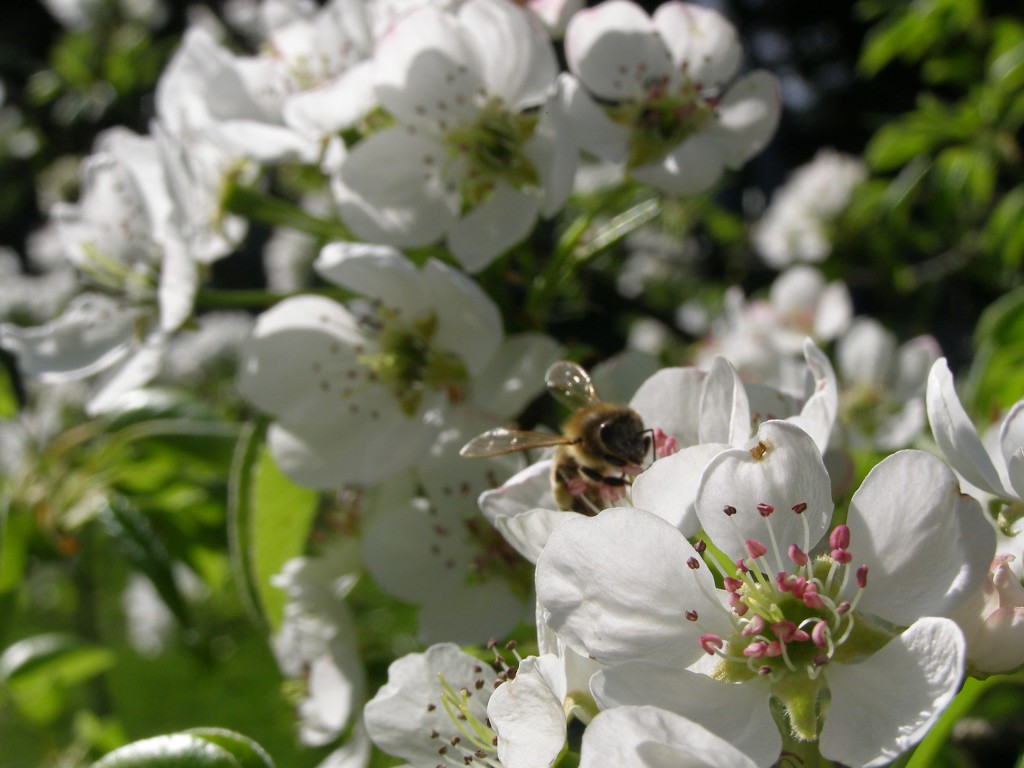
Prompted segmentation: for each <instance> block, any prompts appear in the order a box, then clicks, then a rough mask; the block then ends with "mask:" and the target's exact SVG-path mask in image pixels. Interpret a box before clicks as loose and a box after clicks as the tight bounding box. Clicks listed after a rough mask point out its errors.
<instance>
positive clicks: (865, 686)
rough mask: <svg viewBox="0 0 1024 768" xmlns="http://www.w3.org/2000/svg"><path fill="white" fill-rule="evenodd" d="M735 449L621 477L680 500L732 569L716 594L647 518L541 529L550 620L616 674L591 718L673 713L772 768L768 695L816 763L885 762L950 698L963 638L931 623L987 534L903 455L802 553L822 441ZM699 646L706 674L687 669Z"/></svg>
mask: <svg viewBox="0 0 1024 768" xmlns="http://www.w3.org/2000/svg"><path fill="white" fill-rule="evenodd" d="M748 445H749V447H748V448H732V449H729V450H726V451H723V452H721V453H719V454H718V455H717V456H715V457H714V458H713V459H712V460H711V461H710V463H708V464H707V466H706V467H704V468H703V471H700V470H698V471H697V472H694V471H693V468H692V467H687V466H686V465H685V458H677V457H682V454H676V456H670V457H668V458H666V459H663V460H662V462H664V463H665V464H670V463H672V462H673V461H677V462H678V469H679V471H678V472H677V473H665V474H662V475H661V476H655V475H653V474H651V473H645V474H642V475H640V476H639V477H638V478H637V480H636V483H635V485H638V486H639V485H642V484H643V483H644V482H645V479H648V478H650V481H654V482H658V483H668V482H671V483H674V484H675V487H676V488H678V489H679V491H678V492H679V496H680V497H684V496H685V495H687V494H690V493H692V494H693V495H694V498H695V507H696V512H697V517H698V519H699V522H700V525H701V527H702V529H703V530H704V532H705V535H706V536H707V538H708V540H709V541H711V542H712V543H713V544H714V545H715V547H717V548H718V550H719V551H721V552H722V553H723V554H724V555H725V558H727V560H728V561H729V562H732V563H736V567H735V568H731V567H730V568H724V567H722V566H721V565H719V566H716V567H719V568H721V570H723V577H724V578H725V580H724V587H725V589H724V590H718V589H717V588H716V587H715V581H714V579H713V577H712V574H711V572H710V569H709V562H713V559H709V561H708V562H706V561H705V560H704V559H703V558H702V556H701V553H702V551H703V545H702V544H700V543H698V546H697V547H694V546H693V545H691V544H690V543H689V542H688V541H687V540H686V538H685V537H684V536H682V535H681V533H680V532H679V530H678V529H677V528H675V527H673V526H672V525H671V524H669V523H667V522H666V521H665V520H664V519H663V518H661V517H658V516H656V515H653V514H651V513H649V512H646V511H644V510H641V509H637V508H632V509H625V508H624V509H611V510H606V511H604V512H602V513H601V514H600V515H598V516H597V517H595V518H583V517H579V518H576V519H574V520H571V521H569V522H567V523H565V524H564V525H563V526H562V527H560V528H559V529H557V530H556V531H554V533H552V535H551V538H550V539H549V540H548V544H547V547H546V548H545V549H544V552H543V553H542V554H541V556H540V559H539V561H538V563H537V596H538V600H539V601H540V602H541V604H542V605H543V607H544V618H545V621H546V622H547V623H548V624H549V625H550V626H551V627H552V629H554V631H555V632H557V633H558V635H559V637H560V638H561V639H562V640H563V641H564V642H565V643H566V644H567V645H568V646H569V647H570V648H573V649H574V650H575V651H577V652H578V653H580V654H584V655H587V656H590V657H593V658H594V659H596V660H597V661H599V662H603V663H605V664H608V665H610V667H611V668H610V669H608V670H605V671H602V672H599V673H598V674H597V675H596V676H595V678H594V680H593V682H592V684H591V688H592V690H593V692H594V695H595V698H596V700H597V702H598V705H599V706H601V707H602V708H610V707H614V706H622V705H643V704H652V705H655V706H659V707H661V708H663V709H668V710H669V711H672V712H675V713H676V714H681V715H684V716H685V717H688V718H691V719H692V720H694V721H696V722H697V723H699V724H701V725H703V726H705V727H706V728H708V729H709V730H711V731H712V732H713V733H717V734H719V735H721V736H723V737H728V738H729V739H730V740H731V741H732V743H733V744H735V745H736V746H737V747H738V748H739V749H741V750H742V751H744V752H746V753H747V754H749V755H751V756H753V757H754V759H755V760H756V762H757V763H758V764H763V765H767V764H770V763H772V762H774V761H775V760H776V758H777V757H778V752H779V748H780V746H781V738H780V735H779V733H778V731H777V727H776V725H775V723H774V721H773V719H772V716H771V714H770V707H769V701H770V700H771V699H773V698H774V699H776V700H777V701H778V702H779V703H780V704H781V705H782V706H783V707H784V708H785V709H786V711H787V714H788V722H789V723H790V725H791V727H792V729H793V736H794V737H796V738H799V739H803V740H816V739H817V740H818V741H819V746H820V750H821V753H822V754H823V755H824V756H825V757H827V758H829V759H831V760H835V761H839V762H842V763H844V764H846V765H850V766H869V765H871V766H874V765H882V764H885V763H887V762H889V761H890V760H892V759H893V758H895V757H896V756H897V755H899V754H900V753H902V752H903V751H905V750H906V749H908V748H909V747H910V746H912V745H913V744H914V743H916V742H917V741H918V740H919V739H920V738H921V737H923V735H924V734H925V733H926V732H927V730H928V728H929V727H930V726H931V724H932V723H933V722H934V721H935V719H936V718H937V717H938V715H939V713H940V712H941V711H942V709H943V708H944V707H945V706H946V705H947V704H948V703H949V701H950V700H951V699H952V697H953V695H954V694H955V693H956V690H957V688H958V686H959V683H960V679H961V676H962V674H963V663H964V641H963V636H962V635H961V633H960V631H959V629H958V628H957V627H956V625H955V623H954V622H952V621H950V620H948V619H945V618H937V617H942V616H946V615H948V614H949V613H951V612H952V611H953V610H955V609H956V608H958V607H959V606H960V605H962V604H963V603H964V601H965V600H967V599H968V598H969V597H970V595H971V594H972V593H973V592H974V591H975V590H976V589H978V587H980V585H981V583H982V582H983V580H984V578H985V573H986V571H987V568H988V564H989V562H990V561H991V555H992V553H993V551H994V534H993V533H992V530H991V528H990V527H989V526H988V525H986V524H984V522H983V521H984V515H983V513H982V510H981V508H980V506H979V505H978V504H977V502H975V501H974V500H973V499H971V498H970V497H966V496H964V495H962V494H961V493H960V490H959V487H958V485H957V482H956V478H955V477H954V476H953V475H952V473H951V472H950V471H949V470H948V468H947V467H946V466H945V465H944V464H943V463H942V462H941V461H939V460H937V459H936V458H935V457H934V456H931V455H930V454H926V453H923V452H920V451H902V452H900V453H897V454H895V455H893V456H891V457H889V458H888V459H886V460H885V461H883V462H882V463H881V464H879V465H878V466H876V467H875V468H874V469H873V470H872V471H871V473H870V474H869V475H868V477H867V479H866V480H865V481H864V483H863V485H862V486H861V488H860V489H859V490H858V491H857V493H856V494H855V495H854V497H853V500H852V502H851V504H850V510H849V515H848V520H847V525H845V526H838V527H836V528H835V529H834V530H833V531H832V532H831V533H829V536H828V540H827V541H828V547H827V549H826V551H827V552H829V554H826V555H821V556H818V557H814V556H813V555H810V554H809V553H810V552H811V551H812V549H814V548H815V547H816V546H818V545H819V540H821V539H822V538H823V537H824V535H825V533H826V532H827V531H828V528H829V523H830V518H831V514H832V500H831V493H830V484H829V478H828V474H827V472H826V471H825V468H824V465H823V463H822V460H821V456H820V453H819V451H818V449H817V447H816V446H815V444H814V442H813V441H812V440H811V439H810V438H809V437H808V436H807V435H806V434H805V433H803V432H802V431H801V430H800V429H798V428H797V427H795V426H793V425H790V424H787V423H784V422H778V421H769V422H765V423H764V424H762V425H761V427H760V428H759V430H758V433H757V435H756V436H755V438H754V439H753V440H752V441H751V443H750V444H748ZM687 486H689V487H690V488H695V489H696V490H695V491H693V490H688V489H687ZM639 492H640V488H635V489H634V493H639ZM656 495H657V496H659V497H661V498H669V497H670V496H671V495H672V494H671V492H670V489H667V488H664V489H661V490H660V491H658V492H657V493H656ZM854 558H856V559H854ZM903 628H906V629H903ZM702 653H707V654H714V656H712V657H711V658H713V659H714V663H713V664H712V662H711V661H710V660H709V661H707V662H705V663H704V664H703V665H701V664H700V663H699V662H700V660H701V658H702ZM707 675H710V677H708V676H707ZM826 689H827V690H828V694H829V696H830V698H831V703H830V706H829V710H828V713H827V717H826V718H825V723H824V727H823V728H819V723H818V720H817V712H818V710H817V702H818V699H819V696H821V695H822V694H823V692H824V691H825V690H826ZM682 691H686V695H680V692H682Z"/></svg>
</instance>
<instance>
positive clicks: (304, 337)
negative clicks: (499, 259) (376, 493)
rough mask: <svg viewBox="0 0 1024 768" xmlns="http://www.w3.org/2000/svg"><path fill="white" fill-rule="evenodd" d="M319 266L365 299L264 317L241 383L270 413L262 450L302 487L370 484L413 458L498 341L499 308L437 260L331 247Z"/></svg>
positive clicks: (311, 303)
mask: <svg viewBox="0 0 1024 768" xmlns="http://www.w3.org/2000/svg"><path fill="white" fill-rule="evenodd" d="M316 268H317V271H318V272H319V273H320V274H321V276H323V277H324V278H325V279H327V280H329V281H331V282H332V283H334V284H335V285H339V286H341V287H343V288H346V289H348V290H351V291H354V292H355V293H357V294H360V295H361V296H363V297H364V299H363V300H361V301H354V302H351V303H350V304H349V305H348V306H344V305H341V304H338V303H337V302H335V301H332V300H330V299H327V298H325V297H321V296H313V295H308V296H299V297H295V298H290V299H286V300H285V301H282V302H281V303H280V304H277V305H276V306H274V307H272V308H271V309H270V310H268V311H266V312H264V313H263V314H262V315H261V316H260V318H259V319H258V320H257V322H256V328H255V330H254V333H253V336H252V338H251V340H250V342H249V343H248V344H247V345H246V347H245V349H244V350H243V359H242V363H241V365H240V372H239V381H238V387H239V391H240V392H241V393H242V395H243V396H244V397H245V398H246V399H247V400H249V402H251V403H252V404H253V405H255V406H256V407H258V408H260V409H261V410H263V411H266V412H267V413H270V414H271V415H273V417H274V420H275V421H274V424H273V425H271V427H270V430H269V432H268V436H267V439H268V444H269V447H270V451H271V453H272V454H273V456H274V458H275V460H276V461H277V463H278V465H279V466H280V467H281V469H282V470H283V471H284V472H285V473H286V474H288V475H289V476H290V477H291V478H292V479H293V480H295V481H296V482H298V483H299V484H302V485H307V486H311V487H316V488H336V487H338V486H340V485H342V484H343V483H346V482H357V483H366V484H369V483H375V482H377V481H379V480H382V479H384V478H387V477H392V476H394V475H397V474H398V473H400V472H402V471H403V470H405V469H408V468H411V467H412V466H414V465H415V464H416V463H417V462H419V461H420V460H421V459H422V457H423V454H424V452H425V451H426V450H427V449H428V448H429V447H430V446H431V445H432V444H433V443H434V441H435V440H436V438H437V436H438V433H439V430H440V426H441V423H442V422H443V417H444V413H445V412H446V411H447V410H448V409H449V408H450V407H451V405H452V404H453V403H456V402H459V401H460V400H462V399H463V398H465V397H466V395H467V393H468V390H469V384H470V382H471V380H472V379H473V377H474V376H476V375H479V374H480V373H481V372H483V371H484V370H485V369H486V368H487V365H488V363H489V362H490V361H491V360H492V359H493V357H494V355H495V352H496V351H497V349H498V347H499V345H500V343H501V339H502V329H501V317H500V315H499V313H498V309H497V307H496V306H495V305H494V303H493V302H492V301H491V300H490V299H489V298H488V297H487V295H486V294H485V293H484V292H483V291H482V290H480V288H479V287H477V285H476V284H475V283H473V282H472V281H471V280H469V278H467V277H465V276H464V275H462V274H461V273H459V272H456V271H455V270H453V269H451V268H449V267H446V266H444V265H443V264H441V263H440V262H437V261H433V260H431V261H428V262H427V263H426V264H425V265H424V266H423V268H422V269H417V268H416V267H414V266H413V265H412V264H411V263H409V262H408V261H407V260H406V259H405V258H404V257H403V256H402V255H401V254H400V253H398V252H397V251H394V250H393V249H389V248H386V247H383V246H380V247H377V246H362V245H353V244H341V243H335V244H333V245H329V246H327V247H326V248H325V249H324V250H323V252H322V253H321V254H320V257H319V259H318V261H317V264H316Z"/></svg>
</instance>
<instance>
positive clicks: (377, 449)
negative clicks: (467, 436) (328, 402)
mask: <svg viewBox="0 0 1024 768" xmlns="http://www.w3.org/2000/svg"><path fill="white" fill-rule="evenodd" d="M388 404H389V403H388V402H387V400H386V399H384V400H382V401H381V402H379V403H374V402H372V401H370V400H369V398H367V397H366V396H365V395H364V396H363V397H361V398H360V400H359V402H358V405H359V411H358V412H357V413H354V414H353V413H351V412H350V411H349V410H348V409H347V408H346V409H344V410H343V409H337V410H339V411H340V413H337V414H331V413H324V414H321V418H320V420H318V421H313V422H301V423H296V424H292V423H291V422H289V423H287V424H286V423H281V422H275V423H274V424H272V425H271V426H270V429H269V430H268V432H267V447H268V448H269V449H270V453H271V455H272V456H273V457H274V461H275V462H276V463H277V465H278V466H279V467H280V468H281V471H282V472H284V473H285V474H286V475H288V477H290V478H291V479H292V480H293V481H295V482H296V483H298V484H299V485H302V486H305V487H307V488H322V489H324V490H330V489H334V488H338V487H339V486H341V485H343V484H345V483H360V484H366V485H370V484H372V483H377V482H380V481H381V480H385V479H388V478H391V477H394V476H395V475H397V474H399V473H401V472H403V471H405V470H407V469H409V468H410V467H412V466H413V465H414V464H416V462H417V461H419V460H420V459H421V458H422V457H423V454H424V452H425V451H426V450H427V448H428V447H429V446H430V445H431V443H433V441H434V439H435V436H436V431H437V427H436V425H435V423H434V420H433V419H432V418H431V417H430V412H429V411H427V412H426V413H425V414H421V415H420V416H418V417H417V418H409V417H407V416H405V415H404V414H403V413H401V412H400V411H398V410H397V409H396V408H395V406H394V404H393V403H391V404H390V406H391V407H390V409H387V405H388ZM375 406H376V407H375ZM375 412H376V413H377V414H378V415H377V416H376V417H375V416H373V413H375ZM312 418H315V416H313V417H312Z"/></svg>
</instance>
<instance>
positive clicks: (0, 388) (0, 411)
mask: <svg viewBox="0 0 1024 768" xmlns="http://www.w3.org/2000/svg"><path fill="white" fill-rule="evenodd" d="M17 415H18V396H17V395H16V394H15V392H14V384H13V383H12V382H11V373H10V371H8V370H7V368H6V367H5V366H3V365H0V419H13V418H14V417H15V416H17Z"/></svg>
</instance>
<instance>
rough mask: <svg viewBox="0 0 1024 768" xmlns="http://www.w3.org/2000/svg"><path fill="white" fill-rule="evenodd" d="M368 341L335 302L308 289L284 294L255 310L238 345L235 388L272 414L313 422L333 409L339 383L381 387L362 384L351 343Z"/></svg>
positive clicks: (355, 344) (335, 403)
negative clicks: (247, 334) (306, 292)
mask: <svg viewBox="0 0 1024 768" xmlns="http://www.w3.org/2000/svg"><path fill="white" fill-rule="evenodd" d="M368 343H369V342H368V340H367V339H366V337H364V335H363V333H362V331H361V330H360V329H359V326H358V322H357V321H356V319H355V318H354V317H353V316H352V314H351V313H350V312H349V311H348V310H347V309H345V307H343V306H341V305H340V304H338V303H337V302H335V301H331V300H330V299H327V298H324V297H322V296H312V295H308V296H296V297H293V298H290V299H286V300H284V301H282V302H280V303H278V304H276V305H275V306H273V307H271V308H270V309H269V310H267V311H266V312H264V313H263V314H262V315H260V317H259V319H258V320H257V321H256V325H255V327H254V328H253V333H252V336H251V337H250V338H249V340H248V341H247V342H246V343H245V344H244V345H243V347H242V352H241V360H240V363H239V370H238V390H239V392H241V394H242V396H243V397H244V398H245V399H246V400H248V401H249V402H251V403H252V404H253V405H255V406H257V407H258V408H260V409H261V410H264V411H267V412H268V413H272V414H274V415H275V416H276V417H278V418H283V419H284V420H286V421H290V422H306V421H309V422H313V421H315V420H316V419H317V418H318V417H321V418H322V415H323V414H330V413H332V412H334V411H336V410H337V409H338V404H339V402H341V401H340V400H339V396H340V391H341V390H342V388H343V387H344V386H349V385H358V386H360V387H364V386H367V388H369V389H373V390H378V391H379V390H381V389H382V388H380V387H376V386H368V385H364V382H363V376H362V375H359V373H360V369H359V367H358V361H357V360H356V354H355V352H354V348H355V347H356V346H358V345H360V344H368ZM349 371H355V372H356V376H352V375H351V374H350V373H349ZM364 375H365V374H364ZM350 377H351V378H353V379H354V380H353V381H348V380H349V378H350ZM378 397H379V396H378Z"/></svg>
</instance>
